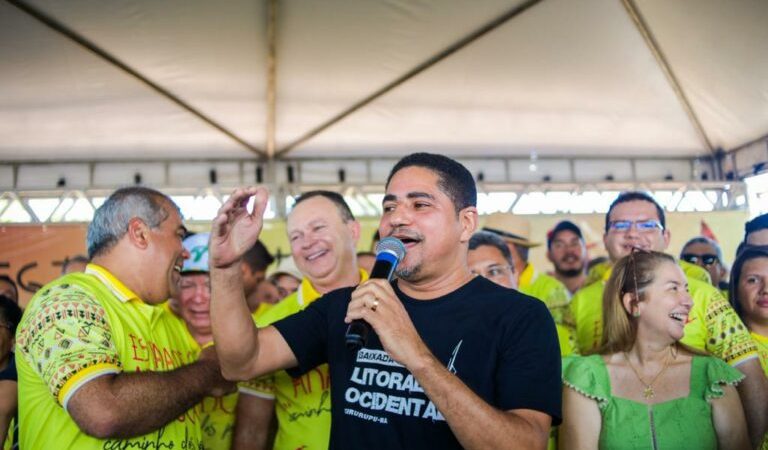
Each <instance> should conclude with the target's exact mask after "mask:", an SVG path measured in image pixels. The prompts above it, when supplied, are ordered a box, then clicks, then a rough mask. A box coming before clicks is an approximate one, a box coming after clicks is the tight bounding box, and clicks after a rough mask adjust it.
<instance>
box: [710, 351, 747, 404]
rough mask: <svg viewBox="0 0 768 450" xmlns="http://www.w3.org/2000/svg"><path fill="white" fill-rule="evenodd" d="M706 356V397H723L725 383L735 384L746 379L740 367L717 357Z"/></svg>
mask: <svg viewBox="0 0 768 450" xmlns="http://www.w3.org/2000/svg"><path fill="white" fill-rule="evenodd" d="M705 358H706V360H707V362H706V365H707V366H706V370H705V371H704V373H705V380H706V384H705V392H704V397H705V398H706V399H707V400H712V399H714V398H720V397H722V396H723V395H724V394H723V386H724V385H730V386H735V385H737V384H739V382H741V381H742V380H743V379H744V374H743V373H741V372H739V370H738V369H734V368H733V367H731V366H729V365H728V364H726V363H724V362H723V361H721V360H719V359H717V358H709V357H705Z"/></svg>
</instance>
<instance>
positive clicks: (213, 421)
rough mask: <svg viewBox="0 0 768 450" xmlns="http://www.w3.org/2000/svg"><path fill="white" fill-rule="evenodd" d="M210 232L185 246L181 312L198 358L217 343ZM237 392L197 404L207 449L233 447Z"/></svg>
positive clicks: (180, 292)
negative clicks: (213, 331) (212, 327)
mask: <svg viewBox="0 0 768 450" xmlns="http://www.w3.org/2000/svg"><path fill="white" fill-rule="evenodd" d="M209 238H210V235H209V234H208V233H199V234H193V235H190V236H187V238H185V239H184V248H185V249H186V250H187V252H188V253H189V254H190V257H189V258H187V259H186V260H185V261H184V266H183V267H182V269H181V281H180V282H179V295H178V297H179V312H180V316H181V320H182V321H183V325H184V326H183V327H182V329H183V330H184V332H185V333H186V334H187V337H188V338H189V340H190V341H191V345H192V348H193V352H192V355H191V357H192V358H196V357H197V355H198V354H199V353H200V352H201V351H202V349H203V348H204V347H205V346H207V345H209V344H212V343H213V334H212V332H211V280H210V275H209V269H208V240H209ZM237 396H238V394H237V392H233V393H230V394H227V395H224V396H219V397H205V398H203V400H202V401H201V402H200V403H199V404H198V405H197V406H196V409H197V410H198V412H199V414H200V418H199V421H200V428H201V431H202V435H203V440H202V444H203V448H204V449H205V450H229V448H230V446H231V444H232V435H233V429H234V425H235V408H236V407H237Z"/></svg>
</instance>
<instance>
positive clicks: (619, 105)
mask: <svg viewBox="0 0 768 450" xmlns="http://www.w3.org/2000/svg"><path fill="white" fill-rule="evenodd" d="M270 5H271V6H270ZM270 12H273V13H274V14H273V15H272V16H270V14H269V13H270ZM270 17H271V19H270ZM494 21H496V22H494ZM766 23H768V2H766V1H765V0H732V1H725V0H671V1H670V0H623V1H622V0H584V1H572V0H541V1H528V2H521V1H515V0H506V1H500V0H484V1H480V2H478V1H462V0H423V1H419V2H414V1H411V0H393V1H388V2H381V1H376V0H365V1H363V0H361V1H343V0H325V1H320V0H312V1H306V0H302V1H296V0H294V1H288V0H284V1H278V0H275V1H273V2H270V1H269V0H267V1H255V0H250V1H246V0H232V1H227V2H203V1H193V2H190V1H182V0H175V1H171V0H168V1H163V2H157V1H152V0H125V1H120V2H96V1H85V0H72V1H64V2H63V1H57V0H27V1H24V2H20V1H17V0H7V1H4V2H0V61H2V63H0V162H7V163H10V162H14V161H17V162H18V161H25V162H30V161H110V160H120V161H124V160H131V159H135V160H148V159H154V160H173V161H175V160H179V161H184V160H190V159H210V160H215V159H252V158H259V159H268V158H276V159H284V158H309V159H312V158H330V159H331V160H342V159H344V158H349V157H351V156H355V157H359V158H373V157H389V158H393V157H397V156H399V155H403V154H406V153H409V152H411V151H414V150H429V151H434V152H440V153H443V154H449V155H454V156H460V157H475V158H483V157H486V156H499V157H523V158H528V157H529V156H530V155H531V154H532V153H533V154H535V155H536V156H537V157H541V158H548V157H551V158H560V157H569V158H574V157H590V158H625V157H643V158H647V157H655V156H664V157H674V158H682V159H690V158H697V157H710V156H712V155H713V152H714V151H715V150H717V149H724V150H726V151H729V150H733V149H737V148H740V147H743V146H745V144H748V143H750V142H760V141H761V140H763V139H765V136H766V133H768V58H767V57H768V27H766ZM484 27H486V28H487V29H486V30H485V31H487V32H485V33H480V32H478V30H483V28H484ZM270 30H271V31H273V32H274V34H273V36H274V40H273V41H270V39H269V32H270ZM473 33H475V34H477V35H479V36H474V35H473ZM270 42H272V44H273V47H272V49H273V50H272V51H270ZM446 50H450V51H446ZM271 61H272V62H274V63H275V68H276V69H275V72H274V77H272V76H270V72H269V70H268V67H269V63H270V62H271ZM422 69H423V70H422ZM666 69H668V70H666ZM271 82H272V83H274V87H275V89H274V90H271V89H270V84H271ZM270 94H273V95H274V97H272V96H271V95H270ZM271 98H274V102H272V101H271ZM272 106H273V107H274V108H273V107H272ZM273 111H274V114H273V113H272V112H273ZM760 151H762V150H760ZM762 156H763V158H762V160H765V159H766V158H764V154H763V155H762ZM760 158H761V156H758V157H757V160H760ZM753 159H754V158H753Z"/></svg>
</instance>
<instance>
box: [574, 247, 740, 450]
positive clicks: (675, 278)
mask: <svg viewBox="0 0 768 450" xmlns="http://www.w3.org/2000/svg"><path fill="white" fill-rule="evenodd" d="M687 286H688V283H687V281H686V278H685V275H684V274H683V271H682V270H681V269H680V267H679V266H678V265H677V264H676V262H675V260H674V259H673V258H672V257H671V256H669V255H666V254H664V253H659V252H646V251H634V252H632V253H631V254H630V255H628V256H626V257H624V258H622V259H621V260H619V261H618V262H617V263H616V265H615V267H614V269H613V272H612V274H611V278H610V279H609V280H608V283H607V285H606V289H605V293H604V295H603V317H604V321H605V332H604V333H603V340H602V345H601V347H600V350H599V351H598V353H597V354H593V355H590V356H585V357H579V358H570V359H567V360H566V361H565V362H564V368H563V384H564V385H565V386H564V388H563V423H562V425H561V427H560V448H564V449H587V448H589V449H594V448H601V449H603V448H605V449H648V448H653V449H657V448H696V449H716V448H728V449H747V448H749V440H748V437H747V425H746V421H745V418H744V412H743V409H742V406H741V401H740V399H739V395H738V393H737V391H736V388H735V387H734V385H735V384H736V383H738V382H739V381H740V380H741V379H742V378H743V375H742V374H741V372H739V371H738V370H736V369H733V368H731V367H730V366H728V365H727V364H726V363H724V362H723V361H721V360H719V359H717V358H714V357H710V356H703V355H700V354H699V353H697V352H695V351H692V350H690V349H688V348H686V347H684V346H683V345H681V344H680V343H679V342H678V341H679V340H680V339H681V338H682V337H683V328H684V327H685V324H686V322H687V320H688V314H689V312H690V310H691V307H692V304H693V301H692V299H691V296H690V295H689V294H688V288H687Z"/></svg>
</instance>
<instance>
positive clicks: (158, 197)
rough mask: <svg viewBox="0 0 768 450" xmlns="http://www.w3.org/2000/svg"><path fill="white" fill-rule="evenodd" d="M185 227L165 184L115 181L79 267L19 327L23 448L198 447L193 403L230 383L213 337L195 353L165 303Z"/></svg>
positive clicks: (40, 296)
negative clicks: (211, 344) (193, 357)
mask: <svg viewBox="0 0 768 450" xmlns="http://www.w3.org/2000/svg"><path fill="white" fill-rule="evenodd" d="M185 233H186V229H185V228H184V225H183V224H182V220H181V214H180V213H179V210H178V207H177V206H176V205H175V204H174V203H173V201H171V199H170V198H168V197H167V196H165V195H163V194H162V193H160V192H157V191H154V190H151V189H147V188H142V187H131V188H123V189H119V190H117V191H115V192H114V193H113V194H112V195H110V196H109V198H107V200H106V201H105V202H104V204H102V205H101V206H100V207H99V208H98V209H97V210H96V213H95V214H94V218H93V221H92V222H91V223H90V225H89V226H88V236H87V241H88V257H89V259H90V260H91V264H88V266H87V268H86V271H85V273H73V274H69V275H65V276H63V277H61V278H59V279H57V280H55V281H53V282H52V283H49V284H48V285H47V286H44V287H43V288H42V289H40V290H39V291H38V293H37V294H36V295H35V296H34V297H33V298H32V300H30V302H29V305H28V307H27V310H26V313H25V314H24V318H23V319H22V321H21V323H20V325H19V328H18V332H17V335H16V342H17V345H16V349H17V352H16V365H17V367H18V371H19V425H20V427H19V433H20V434H19V444H20V447H21V448H24V449H30V450H38V449H39V450H43V449H45V450H47V449H52V448H55V449H73V450H74V449H77V450H81V449H86V450H87V449H94V450H95V449H104V448H148V447H149V446H153V447H156V448H161V447H162V448H199V447H201V446H202V442H201V436H200V425H199V422H198V419H199V418H198V417H197V416H196V413H195V411H194V410H192V409H190V408H192V406H193V405H195V404H196V403H198V402H199V401H200V400H201V399H202V398H203V397H205V396H207V395H214V396H216V395H221V394H222V393H224V392H225V391H226V390H229V389H231V388H232V387H233V386H231V384H230V383H226V382H225V381H224V380H223V379H222V378H221V374H220V372H219V367H218V363H217V362H216V357H215V352H214V351H213V349H212V348H210V349H207V350H205V351H203V352H202V354H201V357H200V359H199V360H198V361H197V362H191V361H190V360H189V356H190V350H191V346H190V343H189V341H188V340H187V339H186V337H185V336H184V335H183V334H182V333H180V332H179V331H180V330H179V329H178V328H177V326H176V325H175V323H176V322H175V319H173V317H172V316H171V313H170V311H168V310H167V309H166V308H162V307H158V306H157V305H159V304H161V303H162V302H164V301H166V300H167V299H168V298H169V297H171V296H172V295H174V294H175V293H176V289H177V286H178V283H179V278H180V271H181V267H182V263H183V261H184V259H185V258H186V257H188V256H189V253H188V252H187V251H186V250H185V249H184V247H183V246H182V238H183V237H184V234H185Z"/></svg>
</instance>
